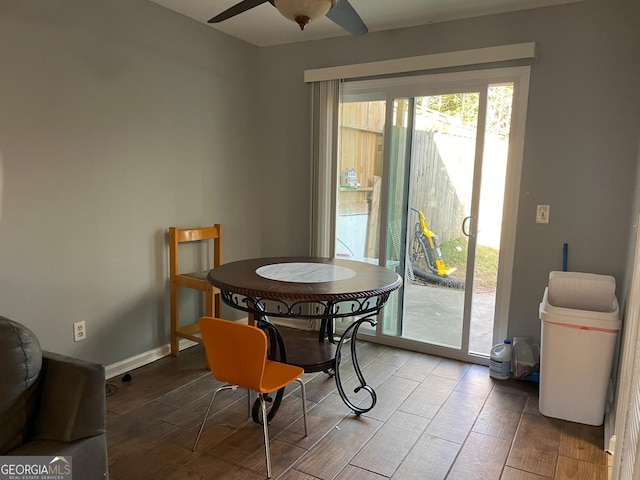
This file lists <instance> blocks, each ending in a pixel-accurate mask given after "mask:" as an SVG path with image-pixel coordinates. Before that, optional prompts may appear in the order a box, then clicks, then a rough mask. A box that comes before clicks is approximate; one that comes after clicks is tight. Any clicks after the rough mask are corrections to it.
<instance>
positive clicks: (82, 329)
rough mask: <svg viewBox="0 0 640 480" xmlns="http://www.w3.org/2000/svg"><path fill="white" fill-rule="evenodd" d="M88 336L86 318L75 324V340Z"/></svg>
mask: <svg viewBox="0 0 640 480" xmlns="http://www.w3.org/2000/svg"><path fill="white" fill-rule="evenodd" d="M85 338H87V327H86V325H85V323H84V320H83V321H81V322H76V323H74V324H73V341H74V342H79V341H80V340H84V339H85Z"/></svg>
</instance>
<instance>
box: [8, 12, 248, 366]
mask: <svg viewBox="0 0 640 480" xmlns="http://www.w3.org/2000/svg"><path fill="white" fill-rule="evenodd" d="M0 65H2V66H1V72H0V150H2V152H3V154H4V177H5V189H4V202H3V203H4V206H3V212H2V214H3V215H2V221H0V315H5V316H7V317H9V318H12V319H15V320H17V321H20V322H22V323H24V324H26V325H27V326H29V327H30V328H31V329H33V330H34V331H35V332H36V334H38V336H39V338H40V341H41V343H42V345H43V347H44V348H46V349H49V350H54V351H58V352H61V353H67V354H72V355H77V356H79V357H81V358H86V359H90V360H96V361H99V362H103V363H105V364H110V363H113V362H116V361H119V360H122V359H124V358H128V357H130V356H133V355H136V354H139V353H142V352H144V351H147V350H150V349H152V348H154V347H158V346H160V345H164V344H166V343H168V341H169V338H168V331H169V327H168V325H169V320H168V312H169V310H168V281H167V277H168V267H167V256H168V251H167V248H166V241H165V235H166V229H167V227H169V226H178V227H191V226H198V225H211V224H213V223H221V224H222V225H223V229H224V230H223V235H224V238H225V240H226V241H225V242H224V243H223V259H224V260H227V261H228V260H234V259H238V258H242V257H248V256H258V255H259V254H260V229H259V228H258V227H257V220H256V215H255V211H256V205H257V202H256V194H255V193H253V192H255V191H256V189H255V188H254V183H255V179H256V176H254V175H251V174H249V172H250V171H251V169H252V168H253V167H254V166H255V163H254V161H255V158H256V153H257V151H258V148H257V145H256V144H255V143H254V142H251V141H250V138H251V137H250V135H251V134H252V132H255V131H256V129H257V124H256V121H255V120H254V119H255V118H256V116H257V109H258V89H257V85H258V49H257V48H256V47H253V46H250V45H248V44H246V43H244V42H240V41H238V40H235V39H232V38H230V37H228V36H226V35H223V34H220V33H218V32H216V31H214V30H212V29H210V28H208V27H206V26H204V25H201V24H198V23H197V22H194V21H193V20H190V19H187V18H185V17H183V16H180V15H177V14H175V13H173V12H170V11H168V10H166V9H164V8H162V7H159V6H157V5H155V4H153V3H151V2H147V1H146V0H109V1H105V0H39V1H35V0H3V1H2V2H0ZM248 135H249V136H248ZM185 303H186V306H187V307H188V306H189V305H190V306H191V307H192V308H196V304H197V297H195V296H194V297H191V298H189V297H187V298H186V300H185ZM79 320H85V321H86V326H87V340H85V341H83V342H79V343H73V341H72V323H73V322H76V321H79Z"/></svg>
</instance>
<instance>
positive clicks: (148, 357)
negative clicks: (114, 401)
mask: <svg viewBox="0 0 640 480" xmlns="http://www.w3.org/2000/svg"><path fill="white" fill-rule="evenodd" d="M274 320H275V321H274V323H275V324H276V325H282V326H285V327H292V328H300V329H305V330H307V329H311V328H310V326H311V325H310V324H309V323H305V322H300V321H299V320H298V321H295V320H289V319H287V318H278V319H274ZM236 321H238V322H244V323H246V322H247V317H243V318H240V319H239V320H236ZM194 345H198V344H197V343H196V342H193V341H191V340H189V339H187V338H181V339H180V344H179V347H178V348H179V349H180V350H184V349H185V348H189V347H193V346H194ZM170 354H171V345H169V344H168V343H167V344H166V345H162V346H161V347H157V348H154V349H152V350H149V351H147V352H143V353H140V354H138V355H134V356H133V357H130V358H125V359H124V360H121V361H119V362H116V363H113V364H111V365H107V366H106V367H105V377H106V378H107V380H109V379H111V378H114V377H119V376H120V375H123V374H125V373H127V372H130V371H131V370H135V369H136V368H140V367H144V366H145V365H147V364H149V363H151V362H155V361H156V360H160V359H161V358H164V357H166V356H168V355H170Z"/></svg>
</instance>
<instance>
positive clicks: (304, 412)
mask: <svg viewBox="0 0 640 480" xmlns="http://www.w3.org/2000/svg"><path fill="white" fill-rule="evenodd" d="M296 382H298V383H299V384H300V390H301V394H302V417H303V419H304V436H305V437H306V436H308V435H309V427H308V426H307V392H306V389H305V386H304V382H303V381H302V379H301V378H298V379H296Z"/></svg>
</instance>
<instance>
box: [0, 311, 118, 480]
mask: <svg viewBox="0 0 640 480" xmlns="http://www.w3.org/2000/svg"><path fill="white" fill-rule="evenodd" d="M0 365H1V366H2V367H1V368H0V426H1V427H0V455H10V456H15V455H37V456H51V457H54V456H65V457H67V458H68V457H71V458H72V467H73V479H74V480H99V479H105V478H108V472H107V465H108V463H107V438H106V399H105V375H104V367H103V366H102V365H99V364H95V363H90V362H85V361H82V360H79V359H75V358H71V357H67V356H64V355H58V354H55V353H50V352H43V351H42V350H41V348H40V343H39V342H38V339H37V337H36V336H35V334H34V333H33V332H32V331H31V330H29V329H28V328H27V327H25V326H24V325H21V324H20V323H17V322H14V321H12V320H9V319H8V318H5V317H2V316H0Z"/></svg>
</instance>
